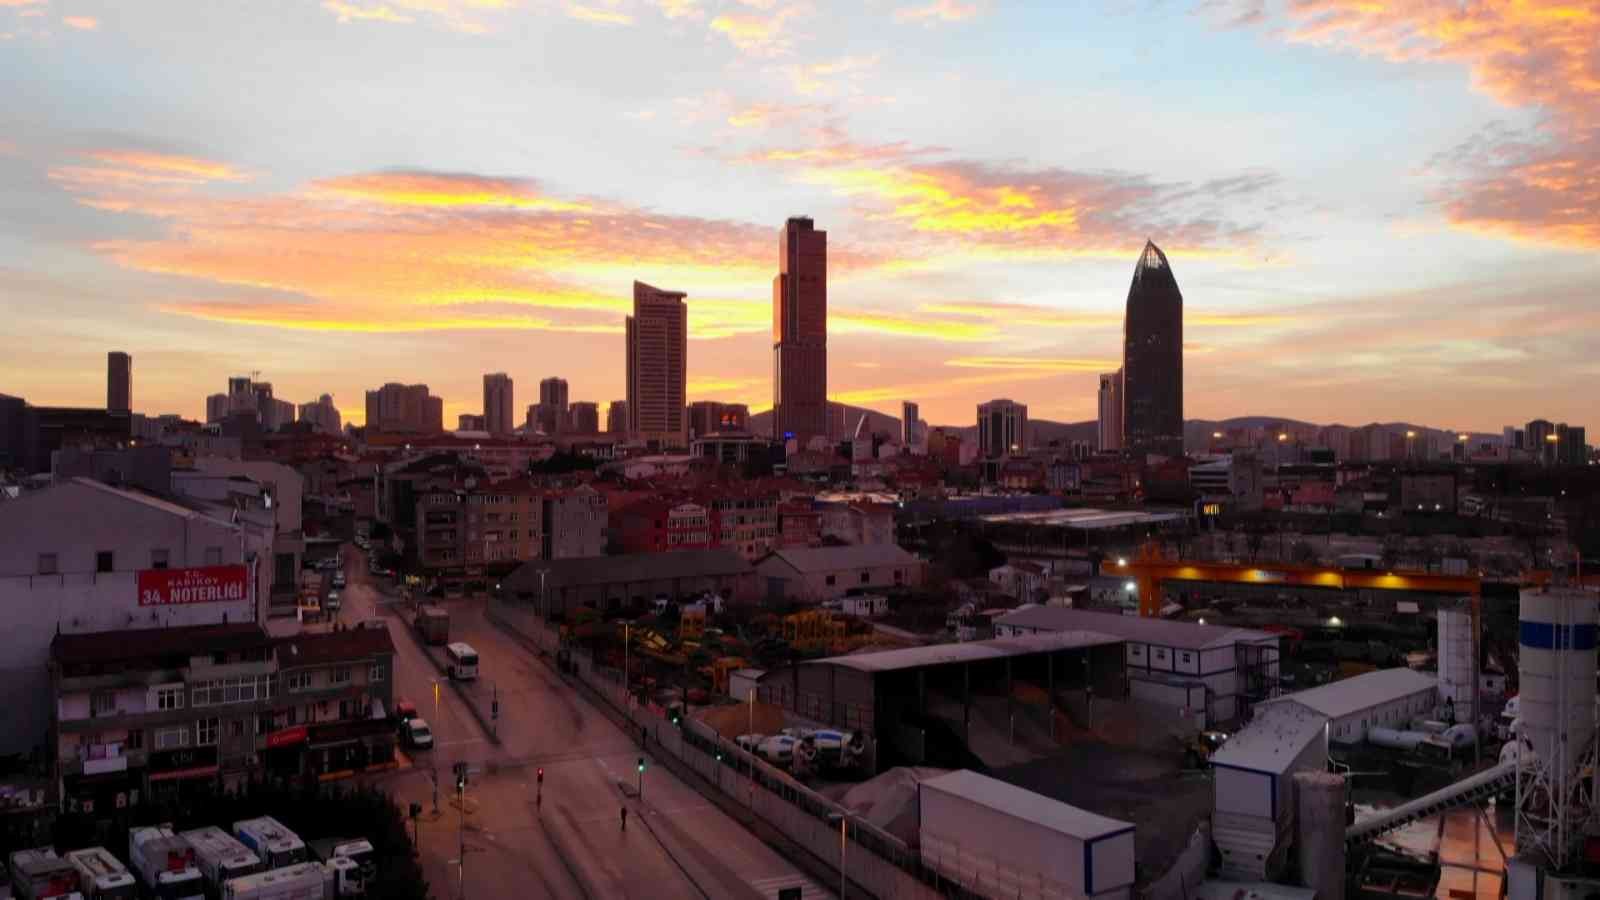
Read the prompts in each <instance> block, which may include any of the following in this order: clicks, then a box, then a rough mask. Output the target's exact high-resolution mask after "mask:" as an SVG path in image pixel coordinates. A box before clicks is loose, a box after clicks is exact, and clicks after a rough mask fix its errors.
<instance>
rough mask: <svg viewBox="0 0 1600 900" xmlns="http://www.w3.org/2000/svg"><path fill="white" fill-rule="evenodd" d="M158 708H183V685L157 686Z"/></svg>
mask: <svg viewBox="0 0 1600 900" xmlns="http://www.w3.org/2000/svg"><path fill="white" fill-rule="evenodd" d="M156 709H183V687H182V686H181V685H179V686H173V687H164V688H156Z"/></svg>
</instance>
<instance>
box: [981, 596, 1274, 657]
mask: <svg viewBox="0 0 1600 900" xmlns="http://www.w3.org/2000/svg"><path fill="white" fill-rule="evenodd" d="M994 624H995V625H996V626H1001V625H1010V626H1013V627H1017V628H1035V629H1038V630H1040V631H1067V630H1087V631H1103V632H1105V633H1106V634H1112V635H1116V636H1117V637H1119V638H1121V639H1123V640H1128V641H1137V642H1139V643H1145V644H1160V645H1161V646H1164V647H1178V648H1182V649H1185V650H1201V649H1204V648H1207V647H1224V646H1228V645H1231V644H1236V643H1240V642H1243V643H1255V642H1257V641H1275V640H1277V635H1274V634H1269V633H1267V632H1265V631H1256V630H1255V629H1252V628H1229V627H1227V626H1225V625H1200V624H1197V623H1194V622H1179V621H1176V620H1172V619H1147V618H1144V617H1142V616H1124V615H1121V614H1119V613H1112V612H1096V611H1094V610H1087V609H1073V608H1071V607H1067V606H1023V607H1019V608H1017V609H1016V610H1014V611H1012V612H1010V613H1007V614H1006V615H1004V616H1001V617H1000V618H998V619H996V620H995V623H994Z"/></svg>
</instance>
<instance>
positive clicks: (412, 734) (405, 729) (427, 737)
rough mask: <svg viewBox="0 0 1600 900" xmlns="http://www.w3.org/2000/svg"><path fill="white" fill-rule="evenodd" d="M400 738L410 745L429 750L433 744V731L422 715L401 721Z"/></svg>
mask: <svg viewBox="0 0 1600 900" xmlns="http://www.w3.org/2000/svg"><path fill="white" fill-rule="evenodd" d="M400 740H401V741H402V742H404V743H405V745H406V746H408V747H413V748H415V749H417V750H427V749H429V748H431V747H432V746H433V731H432V730H431V729H429V728H428V722H427V720H426V719H423V718H421V717H420V716H418V717H416V718H411V719H406V720H405V721H403V722H401V723H400Z"/></svg>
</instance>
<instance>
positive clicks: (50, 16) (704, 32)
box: [0, 0, 1600, 433]
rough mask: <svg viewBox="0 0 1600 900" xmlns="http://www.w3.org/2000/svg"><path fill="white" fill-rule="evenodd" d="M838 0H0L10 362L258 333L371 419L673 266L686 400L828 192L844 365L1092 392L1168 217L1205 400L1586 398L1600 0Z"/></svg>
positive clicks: (185, 367) (182, 386)
mask: <svg viewBox="0 0 1600 900" xmlns="http://www.w3.org/2000/svg"><path fill="white" fill-rule="evenodd" d="M841 9H842V7H841ZM851 9H856V10H857V11H856V12H854V13H852V14H850V15H842V14H834V15H830V12H829V9H827V8H826V7H824V6H823V5H817V6H807V5H792V4H791V5H784V6H782V7H779V6H778V5H776V4H773V3H767V2H749V3H738V2H728V3H711V2H704V3H697V2H692V0H663V2H660V3H656V4H650V3H642V2H641V3H629V2H623V0H619V2H616V3H604V2H594V3H591V4H589V5H577V4H568V5H557V4H537V3H527V4H517V3H512V2H496V0H474V2H449V0H389V2H385V3H353V2H327V3H322V4H317V3H304V4H296V5H290V6H286V7H285V8H283V9H272V10H265V11H263V10H255V9H232V10H221V9H211V8H207V7H201V6H196V7H185V8H177V7H172V8H163V9H137V10H136V9H126V8H121V7H119V6H118V5H116V4H110V3H95V2H76V0H74V2H70V3H66V2H60V0H6V2H0V71H3V72H5V73H6V75H7V78H8V80H9V81H10V82H11V83H17V84H29V85H31V86H32V87H33V88H34V89H32V90H29V91H26V92H23V93H22V94H21V95H20V96H18V97H15V98H13V99H12V102H10V103H8V104H7V108H6V109H5V110H4V111H3V112H0V127H3V130H0V134H4V135H6V136H7V137H5V138H0V186H3V188H4V190H0V196H3V197H4V199H0V295H3V296H5V297H6V298H7V304H6V305H7V307H8V312H9V313H11V316H12V318H13V320H14V322H15V326H14V327H15V330H16V332H17V333H19V334H24V335H28V336H29V337H30V339H29V340H27V341H26V342H23V343H22V345H21V346H18V347H16V348H14V350H13V351H12V352H10V353H8V354H7V358H6V359H4V360H0V391H4V392H6V393H11V394H15V395H19V396H22V397H25V398H27V399H28V400H29V401H30V402H33V403H38V404H59V405H84V406H94V405H99V403H100V402H101V400H102V399H103V398H104V397H105V396H106V384H105V381H104V374H105V368H104V366H105V362H104V360H105V353H106V352H107V351H108V350H120V351H126V352H128V353H130V354H131V355H132V356H133V357H134V358H135V359H136V360H137V362H138V372H137V376H138V378H137V382H136V387H135V390H134V398H133V400H134V407H135V409H136V410H138V411H140V412H145V413H149V414H157V413H164V412H179V413H182V414H184V415H187V416H190V417H195V418H203V413H204V409H203V407H204V401H205V396H206V394H208V393H210V392H211V390H209V389H207V388H205V387H197V385H204V386H210V385H214V384H220V383H222V382H223V380H224V379H225V378H226V377H227V376H229V375H234V374H238V373H240V372H247V371H253V370H259V371H262V372H264V373H269V377H270V379H271V380H272V381H273V383H274V387H275V393H276V396H279V397H283V398H287V399H292V400H294V401H295V402H297V403H305V402H310V401H313V400H315V399H316V398H317V397H318V396H319V395H321V394H322V393H325V392H326V393H331V394H333V396H334V398H335V400H336V403H337V404H338V405H339V408H340V409H341V411H342V412H343V413H344V415H345V417H346V418H347V419H349V420H352V421H359V420H360V419H361V418H362V416H363V413H364V408H363V404H362V402H361V398H362V395H363V393H364V392H365V391H367V390H371V389H374V388H377V387H379V386H380V385H382V384H384V383H386V382H391V381H393V382H402V383H407V384H410V383H425V384H428V385H429V387H430V389H431V390H432V392H433V393H434V394H435V395H437V396H442V397H443V398H444V399H445V401H446V405H445V409H444V413H445V416H444V418H445V421H448V422H453V421H455V418H456V416H457V415H459V414H460V413H463V412H467V413H481V412H482V410H481V409H478V408H477V407H478V406H479V396H480V394H481V388H482V384H481V378H482V376H483V374H485V373H492V372H502V371H503V372H505V373H507V374H509V375H510V376H511V377H512V379H513V380H516V381H521V382H523V383H524V384H528V385H531V384H533V383H535V382H537V381H538V380H540V379H541V378H544V377H547V376H552V375H559V376H562V377H565V378H567V379H568V380H569V381H570V382H571V383H572V385H573V392H572V395H573V396H574V397H576V398H579V399H583V400H591V401H595V402H599V403H602V404H605V403H609V402H610V401H612V400H616V399H620V398H622V397H624V396H625V395H626V392H625V390H624V386H623V381H624V378H623V371H622V369H623V366H622V365H621V359H622V356H623V354H622V353H621V352H620V351H621V350H622V349H623V347H622V345H623V334H622V331H623V327H622V326H623V319H624V316H625V315H626V312H627V311H628V309H629V308H630V306H631V303H630V297H629V286H630V285H631V284H632V282H633V281H635V280H639V281H643V282H648V283H651V284H665V285H670V286H671V287H672V289H673V290H681V291H683V292H685V293H686V294H687V297H688V299H687V300H686V301H685V305H686V306H687V308H688V316H689V326H688V327H689V338H690V340H689V352H688V357H689V364H688V365H689V369H688V386H687V398H686V399H687V400H688V401H694V400H701V399H714V400H722V401H727V402H738V403H747V404H749V405H750V407H751V410H752V411H753V412H754V411H760V410H763V409H766V408H767V407H768V406H769V404H770V400H771V397H772V387H771V365H772V363H771V356H770V355H769V350H770V348H768V347H767V346H766V339H765V338H764V337H761V336H762V335H766V334H770V328H771V324H772V319H771V308H770V307H771V282H772V279H773V277H774V275H776V274H777V268H778V267H777V262H776V260H775V259H773V253H772V249H771V248H772V240H773V236H774V235H775V234H777V233H778V230H779V229H780V228H781V225H782V223H783V221H784V220H785V219H786V218H788V217H790V216H801V215H809V216H811V217H813V218H814V219H815V220H816V222H817V226H818V228H819V229H820V230H826V231H827V232H828V233H829V243H830V244H831V245H832V246H831V247H830V248H829V249H830V256H832V257H833V259H832V265H831V267H830V268H831V269H832V271H831V272H830V273H829V277H830V281H831V283H830V284H829V285H828V293H829V295H830V296H829V311H828V312H829V319H830V322H829V332H830V334H829V342H828V343H829V361H828V362H829V365H828V369H829V372H828V383H829V386H830V389H831V390H830V399H832V400H835V401H838V402H843V403H849V404H853V405H862V406H872V407H876V408H880V409H893V408H894V406H895V404H897V403H899V402H900V401H902V400H911V401H915V402H917V403H919V404H920V406H921V408H922V410H923V416H924V418H926V419H928V420H929V421H932V422H946V423H951V424H957V423H964V422H969V421H971V417H972V411H973V409H974V408H975V406H976V405H977V404H978V403H981V402H985V401H987V400H990V399H993V398H997V397H1011V398H1013V399H1015V400H1017V401H1018V402H1021V403H1026V404H1028V406H1029V407H1030V410H1029V411H1030V416H1031V417H1033V418H1038V419H1050V420H1057V421H1083V420H1088V419H1092V418H1094V416H1095V409H1096V404H1097V386H1098V376H1099V374H1100V373H1103V372H1110V371H1113V370H1115V369H1116V368H1117V367H1118V365H1119V359H1120V356H1121V331H1122V316H1121V307H1122V304H1123V302H1124V300H1125V298H1126V291H1127V280H1126V279H1127V277H1128V273H1129V265H1130V264H1131V263H1133V262H1135V261H1136V260H1137V258H1138V253H1139V248H1140V247H1142V246H1143V245H1144V241H1145V240H1146V239H1147V238H1148V239H1150V240H1154V241H1155V243H1157V244H1158V245H1160V246H1161V247H1162V248H1163V249H1164V250H1166V252H1167V254H1168V255H1169V256H1170V257H1171V259H1172V262H1173V265H1174V266H1175V267H1178V268H1181V269H1182V285H1183V294H1184V299H1185V305H1186V316H1185V323H1184V326H1185V332H1186V344H1185V356H1186V361H1185V370H1186V376H1187V377H1186V381H1185V385H1184V397H1185V408H1184V415H1185V416H1186V417H1187V418H1209V419H1217V418H1226V417H1229V416H1233V415H1283V416H1286V417H1292V418H1297V419H1304V420H1315V421H1322V422H1331V421H1343V422H1347V423H1360V422H1367V421H1390V420H1419V419H1427V420H1429V421H1430V422H1432V423H1438V424H1444V425H1448V426H1450V427H1457V428H1464V429H1471V430H1475V431H1482V432H1491V433H1492V432H1496V431H1498V430H1499V428H1500V426H1501V425H1503V424H1504V423H1506V422H1522V421H1525V420H1526V419H1528V418H1529V417H1530V416H1544V417H1548V418H1551V419H1555V420H1568V421H1576V422H1583V421H1584V419H1585V414H1586V413H1587V411H1588V409H1589V408H1591V406H1592V401H1589V399H1588V397H1587V396H1586V394H1585V391H1584V388H1585V387H1586V386H1587V384H1589V383H1591V382H1592V379H1593V378H1594V376H1595V375H1597V374H1600V363H1597V362H1596V359H1597V358H1600V353H1597V351H1600V341H1597V339H1596V338H1595V337H1594V336H1593V335H1594V334H1596V333H1597V332H1596V326H1600V300H1597V299H1596V297H1595V294H1594V290H1593V288H1592V285H1593V284H1594V283H1595V280H1596V276H1597V275H1600V254H1597V253H1596V252H1595V251H1596V250H1600V217H1596V216H1595V214H1594V210H1596V209H1600V185H1596V183H1595V182H1594V180H1593V178H1592V177H1589V176H1587V175H1585V173H1586V172H1591V171H1592V170H1593V166H1594V165H1595V164H1596V163H1597V162H1600V130H1597V128H1600V126H1596V125H1595V124H1594V121H1593V118H1594V117H1593V116H1592V111H1593V110H1594V109H1595V108H1596V107H1597V106H1600V60H1597V59H1595V58H1594V56H1593V54H1592V53H1590V54H1588V55H1587V56H1585V54H1584V52H1583V48H1584V47H1593V46H1595V45H1596V44H1600V13H1597V12H1595V11H1592V10H1586V9H1583V8H1577V7H1574V8H1562V7H1559V6H1557V5H1555V4H1527V5H1523V6H1518V7H1505V8H1499V7H1494V8H1482V9H1473V10H1469V11H1461V10H1459V9H1458V8H1457V7H1456V6H1455V5H1454V4H1442V3H1433V2H1407V3H1398V4H1389V5H1386V6H1385V7H1384V8H1383V9H1382V10H1374V9H1373V8H1372V7H1370V5H1361V4H1358V3H1355V2H1353V0H1314V2H1297V3H1294V4H1292V5H1290V6H1288V7H1282V6H1279V5H1276V4H1265V5H1263V4H1244V3H1231V2H1209V3H1205V4H1202V5H1201V6H1198V7H1197V6H1192V5H1179V4H1164V3H1146V4H1140V5H1138V6H1136V7H1122V8H1106V9H1102V10H1097V11H1095V10H1080V11H1075V12H1074V13H1073V14H1072V15H1067V14H1065V13H1061V12H1057V11H1053V10H1046V11H1040V10H1025V9H1011V8H1005V7H1002V6H1000V5H998V4H984V3H978V2H973V3H961V2H951V0H941V2H934V3H919V2H905V3H900V4H893V3H880V4H871V5H869V6H867V7H866V8H865V9H864V10H860V9H858V8H857V7H851ZM401 20H406V21H401ZM1413 35H1415V37H1413ZM200 36H204V40H203V41H201V40H198V38H199V37H200ZM1180 47H1181V51H1182V54H1183V56H1182V58H1181V59H1180V58H1178V57H1177V55H1178V54H1179V52H1180ZM1019 48H1021V49H1025V50H1027V51H1029V52H1026V53H1018V52H1017V51H1018V49H1019ZM599 58H605V59H611V60H627V61H628V62H619V63H615V64H613V65H610V66H607V67H602V68H595V67H594V64H593V60H594V59H599ZM308 60H314V65H308V64H307V63H308ZM419 60H422V61H424V62H425V64H419V63H418V61H419ZM240 61H246V62H248V63H249V65H241V64H240ZM373 72H379V73H382V78H381V79H377V80H375V79H374V78H373V76H372V75H371V73H373ZM578 73H581V74H582V75H583V76H584V77H581V78H580V77H577V74H578ZM1288 84H1293V85H1297V86H1298V87H1297V89H1296V90H1294V91H1290V90H1287V89H1285V88H1284V87H1283V86H1284V85H1288ZM952 111H957V112H959V115H952ZM1586 210H1587V212H1585V211H1586ZM1260 397H1271V398H1273V399H1272V402H1271V403H1270V404H1263V403H1261V402H1260V401H1259V400H1258V399H1256V398H1260ZM1264 405H1265V406H1271V407H1273V408H1262V407H1263V406H1264ZM514 414H515V411H514Z"/></svg>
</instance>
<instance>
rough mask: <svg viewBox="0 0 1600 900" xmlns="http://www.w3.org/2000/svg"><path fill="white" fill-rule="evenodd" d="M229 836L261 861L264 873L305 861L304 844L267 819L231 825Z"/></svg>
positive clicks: (296, 836)
mask: <svg viewBox="0 0 1600 900" xmlns="http://www.w3.org/2000/svg"><path fill="white" fill-rule="evenodd" d="M233 834H234V836H235V837H237V838H238V839H239V840H240V841H241V842H243V843H244V845H245V846H246V847H249V848H250V849H251V850H253V851H255V854H256V855H257V856H259V857H261V862H262V865H264V866H265V867H266V868H267V869H282V868H284V867H286V866H292V865H294V864H296V863H303V862H305V861H306V844H305V841H302V840H300V836H299V835H297V834H295V833H294V832H292V831H290V830H289V829H287V828H285V827H284V826H283V823H282V822H279V821H278V820H277V819H274V818H273V817H271V816H259V817H257V818H254V819H242V820H240V821H238V822H235V823H233Z"/></svg>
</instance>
